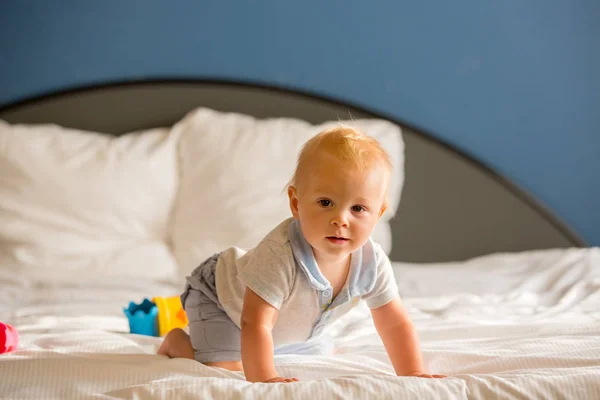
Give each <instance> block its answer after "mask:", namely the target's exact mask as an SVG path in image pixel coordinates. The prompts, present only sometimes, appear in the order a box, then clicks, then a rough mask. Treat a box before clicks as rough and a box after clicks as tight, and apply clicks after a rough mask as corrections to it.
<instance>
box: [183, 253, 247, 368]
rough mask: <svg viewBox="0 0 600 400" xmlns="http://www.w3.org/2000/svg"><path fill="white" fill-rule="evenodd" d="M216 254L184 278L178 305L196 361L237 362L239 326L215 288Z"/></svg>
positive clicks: (217, 256) (238, 359) (239, 352)
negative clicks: (188, 333)
mask: <svg viewBox="0 0 600 400" xmlns="http://www.w3.org/2000/svg"><path fill="white" fill-rule="evenodd" d="M218 259H219V255H218V254H215V255H214V256H212V257H210V258H209V259H208V260H206V261H204V262H203V263H202V264H200V266H199V267H197V268H196V269H195V270H194V271H193V272H192V274H191V276H188V277H187V282H186V285H185V290H184V292H183V293H182V294H181V304H182V305H183V308H184V310H185V312H186V314H187V317H188V321H189V330H190V340H191V342H192V347H193V348H194V357H195V359H196V361H199V362H201V363H205V362H218V361H240V360H241V359H242V355H241V350H240V347H241V343H240V340H241V336H240V335H241V332H240V328H238V327H237V325H236V324H234V323H233V321H232V320H231V319H230V318H229V316H228V315H227V314H226V313H225V311H224V310H223V307H222V305H221V303H220V302H219V299H218V297H217V289H216V287H215V268H216V266H217V260H218Z"/></svg>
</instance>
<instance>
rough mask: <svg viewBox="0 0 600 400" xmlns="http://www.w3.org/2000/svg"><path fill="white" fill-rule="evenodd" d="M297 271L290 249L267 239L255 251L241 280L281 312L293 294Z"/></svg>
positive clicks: (239, 276)
mask: <svg viewBox="0 0 600 400" xmlns="http://www.w3.org/2000/svg"><path fill="white" fill-rule="evenodd" d="M295 269H296V268H295V264H294V258H293V256H292V252H291V248H290V246H289V245H287V244H283V245H282V244H279V243H276V242H273V241H268V240H266V241H263V242H261V243H260V244H259V245H258V246H257V247H256V248H255V249H254V250H252V254H251V255H250V258H249V260H248V262H247V263H246V265H244V267H243V268H242V269H241V271H239V274H238V278H239V279H240V280H241V281H242V283H243V284H244V285H246V287H248V288H250V289H251V290H252V291H253V292H254V293H256V294H257V295H259V296H260V297H261V298H262V299H263V300H264V301H266V302H267V303H269V304H270V305H272V306H273V307H275V308H276V309H278V310H279V309H280V308H281V305H282V304H283V302H284V301H285V300H286V299H287V298H288V297H289V295H290V291H291V288H292V285H293V283H294V278H295V272H296V271H295Z"/></svg>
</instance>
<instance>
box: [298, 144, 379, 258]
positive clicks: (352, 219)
mask: <svg viewBox="0 0 600 400" xmlns="http://www.w3.org/2000/svg"><path fill="white" fill-rule="evenodd" d="M317 158H318V160H315V162H314V163H312V165H311V166H310V167H309V169H310V171H305V172H306V174H305V175H304V176H303V178H302V181H301V182H300V183H299V185H298V188H297V189H295V190H294V189H291V190H290V193H289V194H290V205H291V209H292V214H293V216H294V218H295V219H298V220H299V221H300V226H301V228H302V233H303V234H304V237H305V238H306V240H307V241H308V243H309V244H310V245H311V246H312V248H313V252H314V255H315V258H316V260H317V262H318V263H321V262H335V261H339V260H341V259H343V258H345V257H347V256H348V255H349V254H350V253H352V252H353V251H355V250H357V249H358V248H360V247H361V246H363V245H364V244H365V242H366V241H367V240H368V238H369V236H371V232H372V231H373V228H374V227H375V224H376V223H377V221H378V220H379V217H380V216H381V214H383V211H385V207H384V199H385V194H386V193H385V192H386V190H387V184H388V180H389V172H388V171H387V170H386V169H385V168H384V167H383V166H380V165H377V164H376V165H374V166H372V167H371V168H369V169H367V170H365V171H360V170H358V169H357V168H356V167H349V166H348V165H344V163H342V162H340V161H338V160H336V159H335V158H333V157H332V156H330V155H327V154H325V155H320V156H317Z"/></svg>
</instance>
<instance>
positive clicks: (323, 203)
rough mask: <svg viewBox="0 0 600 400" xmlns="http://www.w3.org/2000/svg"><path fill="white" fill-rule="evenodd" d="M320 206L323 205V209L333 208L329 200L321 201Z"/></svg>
mask: <svg viewBox="0 0 600 400" xmlns="http://www.w3.org/2000/svg"><path fill="white" fill-rule="evenodd" d="M319 204H320V205H322V206H323V207H331V204H332V203H331V200H327V199H321V200H319Z"/></svg>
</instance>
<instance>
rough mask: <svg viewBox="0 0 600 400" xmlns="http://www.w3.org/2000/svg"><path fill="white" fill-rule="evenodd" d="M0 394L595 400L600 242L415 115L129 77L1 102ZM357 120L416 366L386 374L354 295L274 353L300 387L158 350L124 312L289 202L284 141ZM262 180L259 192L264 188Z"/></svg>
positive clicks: (282, 93)
mask: <svg viewBox="0 0 600 400" xmlns="http://www.w3.org/2000/svg"><path fill="white" fill-rule="evenodd" d="M0 120H2V121H3V122H2V124H0V171H1V172H0V173H1V174H2V180H1V181H0V272H1V273H0V321H1V322H6V323H10V324H12V325H13V326H15V327H16V328H17V330H18V331H19V333H20V345H19V348H18V350H17V351H16V352H12V353H8V354H4V355H0V397H1V398H90V399H91V398H94V399H95V398H139V399H151V398H176V399H183V398H202V399H209V398H216V399H222V398H261V399H262V398H305V397H309V396H312V397H318V398H327V399H330V398H345V399H346V398H394V399H397V398H415V399H427V398H432V399H438V398H448V399H450V398H452V399H454V398H456V399H487V398H501V399H517V398H518V399H521V398H527V399H540V398H556V399H559V398H581V399H588V398H589V399H593V398H600V306H599V304H600V250H599V249H598V248H594V247H588V246H586V244H585V242H584V241H583V240H581V238H579V237H578V236H577V235H576V234H575V233H574V232H573V231H572V230H571V229H569V227H568V226H567V225H566V224H565V223H564V222H562V221H560V219H559V218H558V217H556V216H554V215H553V214H552V213H551V212H550V211H549V210H547V209H546V208H545V207H544V206H543V205H541V204H539V203H538V202H536V201H535V200H534V199H532V198H531V197H529V196H528V195H527V194H525V193H524V192H523V191H522V190H520V189H519V188H518V187H517V186H516V185H514V184H512V183H511V182H509V181H507V180H506V179H503V178H501V177H500V176H499V175H498V174H496V173H494V171H492V170H491V169H489V168H487V167H485V166H483V165H482V164H480V163H479V162H477V160H476V159H474V158H473V157H469V156H468V155H466V154H464V153H463V152H461V151H460V150H458V149H455V148H453V147H452V146H450V145H448V144H445V143H441V142H439V141H437V140H436V139H434V137H433V136H432V135H430V134H428V133H426V132H424V131H422V130H420V129H418V128H416V127H414V126H412V125H410V124H407V123H402V122H400V121H397V120H394V119H393V118H390V117H387V116H382V115H379V114H376V113H374V112H371V111H368V110H366V109H364V108H363V107H359V106H356V105H348V104H344V103H342V102H339V101H335V100H333V99H326V98H322V97H317V96H314V95H310V94H306V93H297V92H293V91H289V90H281V89H276V88H272V87H265V86H259V85H250V84H241V83H235V82H222V81H144V82H127V83H120V84H111V85H103V86H94V87H86V88H80V89H77V90H71V91H66V92H61V93H54V94H50V95H46V96H42V97H39V98H35V99H29V100H27V101H23V102H20V103H18V104H13V105H9V106H7V107H5V108H4V109H2V110H1V111H0ZM340 120H342V121H344V123H349V124H358V126H361V127H364V129H366V130H368V131H369V133H373V134H374V135H375V136H377V137H378V138H379V139H380V140H381V141H382V142H384V143H385V144H386V146H387V148H388V150H389V149H391V150H392V151H393V152H394V154H393V158H394V160H395V166H396V167H397V168H396V170H397V171H398V173H397V174H396V176H395V186H394V188H393V193H394V194H395V200H394V207H392V208H394V210H393V211H394V212H393V213H392V214H391V215H388V216H387V217H386V218H385V220H384V221H382V223H381V224H380V226H379V227H378V230H377V231H376V236H377V239H378V241H380V242H382V244H383V245H384V247H385V248H386V251H388V253H389V254H390V258H391V260H392V261H393V265H394V272H395V274H396V277H397V281H398V285H399V289H400V292H401V294H402V297H403V301H404V302H405V304H406V305H407V307H408V309H409V311H410V313H411V316H412V317H413V320H414V322H415V324H416V326H417V329H418V331H419V334H420V338H421V341H422V348H423V353H424V357H425V361H426V364H427V366H428V368H429V369H430V370H431V371H435V372H436V373H442V374H447V375H448V376H449V378H447V379H443V380H426V379H419V378H407V377H396V376H395V375H394V374H393V370H392V367H391V364H390V363H389V361H388V359H387V356H386V354H385V352H384V351H383V345H382V344H381V342H380V340H379V338H378V337H377V335H376V332H375V328H374V326H373V324H372V322H371V321H370V318H369V313H368V310H367V309H366V308H365V306H364V305H359V306H358V307H356V308H355V309H354V310H353V311H352V312H351V313H349V314H348V315H346V316H345V317H344V318H343V319H342V320H341V321H339V323H337V324H336V326H334V327H333V329H332V332H331V333H332V334H333V336H334V337H335V339H334V347H335V354H334V355H333V356H329V357H322V356H292V355H285V356H283V355H282V356H276V365H277V368H278V370H279V371H280V372H281V373H282V374H285V375H289V376H296V377H298V378H299V379H300V381H299V382H298V383H294V384H276V385H268V384H250V383H248V382H246V381H245V380H244V379H243V376H242V375H241V374H239V373H235V372H229V371H225V370H221V369H214V368H208V367H205V366H203V365H201V364H199V363H196V362H194V361H190V360H184V359H168V358H166V357H163V356H158V355H156V350H157V348H158V346H159V344H160V342H161V339H160V338H156V337H151V336H143V335H134V334H131V333H129V327H128V323H127V319H126V318H125V316H124V314H123V311H122V310H123V307H125V306H126V305H127V304H128V302H130V301H136V302H139V301H141V300H142V299H143V298H144V297H153V296H170V295H176V294H178V293H179V292H180V291H181V288H182V278H183V276H185V274H187V273H188V272H189V270H190V268H191V267H193V266H194V263H196V262H197V261H198V260H199V259H200V258H201V257H203V256H204V255H206V254H209V253H210V252H212V251H214V250H215V249H218V248H219V246H222V245H224V244H238V245H241V246H249V245H251V244H252V243H254V242H255V241H256V240H257V238H259V237H260V236H261V235H262V234H263V233H264V232H263V231H264V229H267V227H268V226H269V225H270V224H272V223H273V221H277V220H278V219H280V218H282V217H284V216H285V199H284V196H282V189H283V187H284V185H285V182H286V180H285V177H286V176H287V174H288V173H289V170H290V168H291V166H292V165H293V161H292V160H293V158H294V155H295V152H296V151H297V148H298V146H299V145H300V144H301V143H302V141H303V140H304V138H305V137H307V135H308V136H310V135H311V134H314V131H315V129H317V128H318V127H321V126H326V125H327V124H337V123H339V121H340ZM258 188H260V190H258Z"/></svg>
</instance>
